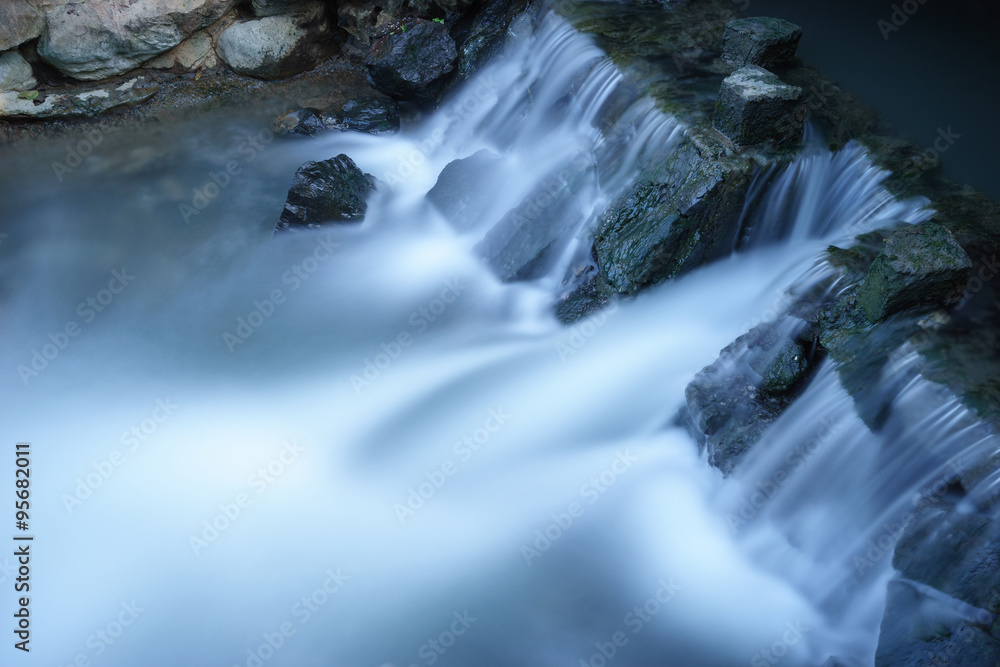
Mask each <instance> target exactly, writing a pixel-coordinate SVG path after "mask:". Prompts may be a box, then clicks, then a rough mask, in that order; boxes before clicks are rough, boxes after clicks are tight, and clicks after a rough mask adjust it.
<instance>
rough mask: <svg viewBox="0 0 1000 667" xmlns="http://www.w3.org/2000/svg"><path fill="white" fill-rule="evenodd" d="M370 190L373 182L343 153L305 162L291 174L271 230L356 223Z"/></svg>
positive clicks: (366, 208)
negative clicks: (281, 207)
mask: <svg viewBox="0 0 1000 667" xmlns="http://www.w3.org/2000/svg"><path fill="white" fill-rule="evenodd" d="M374 189H375V179H374V178H373V177H372V176H370V175H369V174H366V173H364V172H362V171H361V170H360V169H359V168H358V165H356V164H354V161H353V160H351V158H349V157H347V156H346V155H344V154H340V155H338V156H337V157H335V158H331V159H329V160H323V161H322V162H306V163H305V164H304V165H302V166H301V167H299V169H298V171H296V172H295V178H294V179H293V180H292V186H291V188H289V190H288V199H287V200H286V202H285V210H284V211H283V212H282V214H281V219H280V220H279V221H278V225H277V227H276V228H275V231H281V230H286V229H294V228H302V227H319V226H320V225H322V224H326V223H335V222H360V221H362V220H364V218H365V211H367V210H368V202H367V198H368V195H369V194H371V192H372V190H374Z"/></svg>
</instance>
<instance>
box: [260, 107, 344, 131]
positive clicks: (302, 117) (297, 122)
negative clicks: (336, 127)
mask: <svg viewBox="0 0 1000 667" xmlns="http://www.w3.org/2000/svg"><path fill="white" fill-rule="evenodd" d="M324 116H325V114H323V113H322V112H321V111H320V110H319V109H309V108H306V109H296V110H295V111H290V112H288V113H286V114H284V115H281V116H278V117H277V118H275V119H274V123H273V127H274V131H275V133H277V134H281V135H293V136H302V137H312V136H315V135H317V134H322V133H324V132H329V131H330V127H329V126H328V125H327V124H326V122H325V118H324Z"/></svg>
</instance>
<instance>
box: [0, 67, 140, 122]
mask: <svg viewBox="0 0 1000 667" xmlns="http://www.w3.org/2000/svg"><path fill="white" fill-rule="evenodd" d="M159 89H160V86H159V84H157V83H154V82H145V81H143V79H142V77H136V78H134V79H130V80H129V81H126V82H125V83H123V84H121V85H120V86H117V87H108V88H96V89H94V90H88V91H84V92H80V93H75V94H52V93H43V94H42V95H40V96H39V97H38V98H37V99H35V100H27V99H22V98H20V97H18V95H19V93H16V92H8V93H0V118H75V117H86V116H98V115H100V114H102V113H104V112H106V111H109V110H111V109H116V108H119V107H130V106H135V105H136V104H139V103H140V102H144V101H146V100H148V99H149V98H150V97H152V96H153V95H155V94H156V92H157V91H158V90H159Z"/></svg>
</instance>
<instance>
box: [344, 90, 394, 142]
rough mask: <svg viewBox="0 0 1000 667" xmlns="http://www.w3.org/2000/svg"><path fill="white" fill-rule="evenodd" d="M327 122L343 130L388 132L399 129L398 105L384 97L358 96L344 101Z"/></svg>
mask: <svg viewBox="0 0 1000 667" xmlns="http://www.w3.org/2000/svg"><path fill="white" fill-rule="evenodd" d="M327 123H328V125H329V126H330V127H332V128H334V129H337V130H341V131H344V132H347V131H353V132H367V133H368V134H390V133H392V132H397V131H398V130H399V105H398V104H396V101H395V100H392V99H389V98H386V97H359V98H356V99H352V100H348V101H346V102H344V104H343V105H341V107H340V108H339V109H338V110H337V111H335V112H334V113H333V114H332V115H331V116H330V117H329V118H328V119H327Z"/></svg>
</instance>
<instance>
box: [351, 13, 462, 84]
mask: <svg viewBox="0 0 1000 667" xmlns="http://www.w3.org/2000/svg"><path fill="white" fill-rule="evenodd" d="M457 59H458V51H457V50H456V49H455V40H453V39H452V38H451V35H449V34H448V30H447V28H445V26H444V25H443V24H442V23H437V22H435V21H425V20H423V19H406V20H403V21H398V22H396V23H394V24H392V25H390V26H389V29H388V31H387V32H385V33H383V34H381V35H380V36H378V37H377V38H376V39H375V40H374V41H373V42H372V45H371V48H370V49H369V50H368V55H367V56H366V57H365V65H366V66H367V67H368V80H369V82H370V83H371V84H372V87H374V88H375V89H376V90H378V91H379V92H381V93H384V94H386V95H388V96H390V97H394V98H396V99H400V100H417V101H421V102H431V101H434V100H436V99H437V97H438V95H439V94H440V93H441V90H442V88H443V86H444V83H445V80H446V79H447V77H448V75H449V74H451V72H452V70H454V69H455V61H456V60H457Z"/></svg>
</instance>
